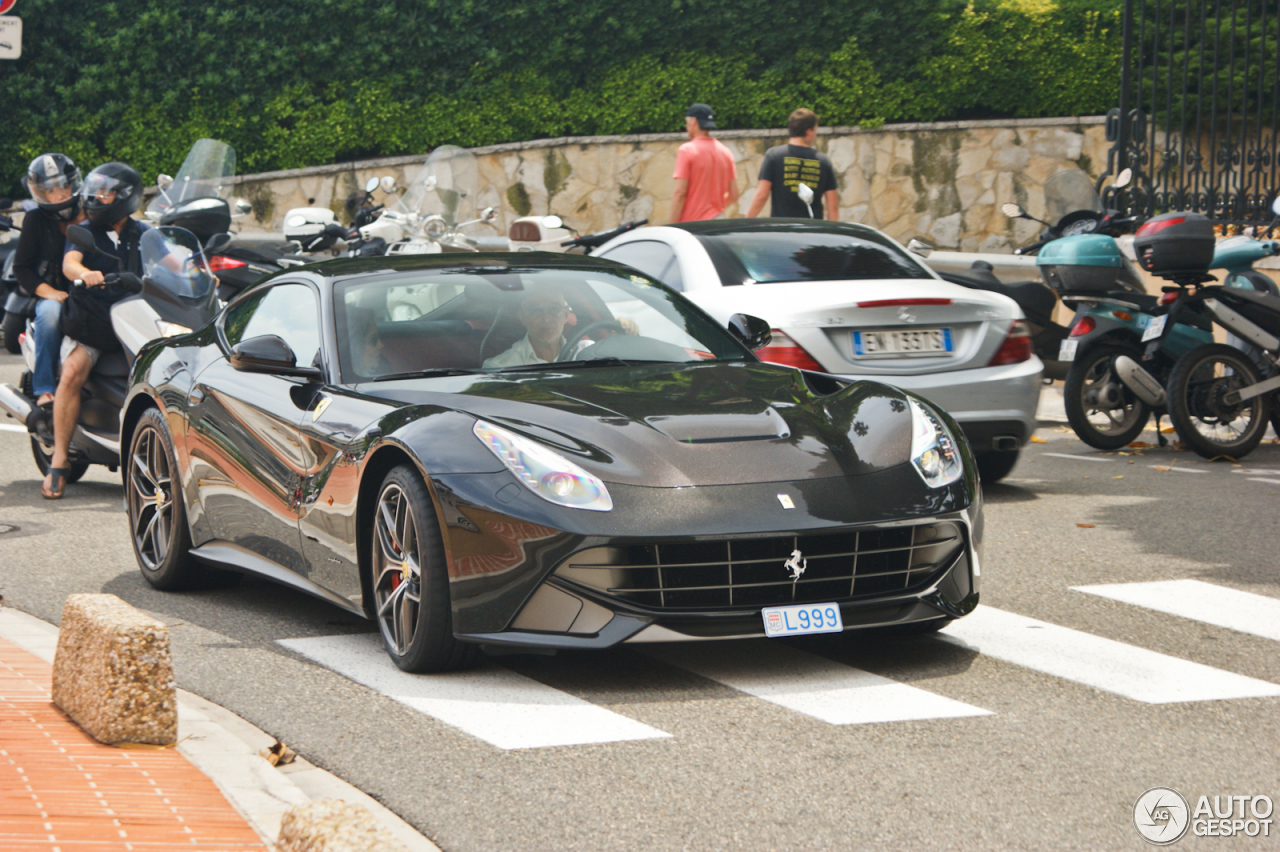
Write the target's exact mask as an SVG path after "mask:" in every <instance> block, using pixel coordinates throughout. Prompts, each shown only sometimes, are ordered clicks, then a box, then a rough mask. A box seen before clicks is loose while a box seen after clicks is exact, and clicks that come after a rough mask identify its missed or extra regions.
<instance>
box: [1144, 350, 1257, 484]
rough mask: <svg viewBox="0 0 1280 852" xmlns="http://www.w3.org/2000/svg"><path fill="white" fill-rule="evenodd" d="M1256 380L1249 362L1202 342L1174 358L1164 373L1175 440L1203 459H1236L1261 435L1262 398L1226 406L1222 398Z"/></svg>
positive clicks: (1254, 443)
mask: <svg viewBox="0 0 1280 852" xmlns="http://www.w3.org/2000/svg"><path fill="white" fill-rule="evenodd" d="M1258 381H1259V374H1258V369H1257V367H1256V366H1254V363H1253V361H1252V359H1250V358H1249V357H1248V356H1247V355H1246V354H1245V353H1243V352H1241V351H1240V350H1239V349H1236V348H1235V347H1233V346H1227V345H1225V344H1222V343H1207V344H1205V345H1204V346H1197V347H1196V348H1195V349H1192V350H1191V351H1190V352H1188V353H1187V354H1186V355H1183V356H1182V358H1180V359H1179V360H1178V363H1177V364H1176V365H1174V368H1173V372H1172V373H1171V374H1170V375H1169V419H1170V420H1172V421H1173V428H1175V429H1177V430H1178V437H1179V438H1181V439H1182V440H1183V441H1185V442H1186V443H1187V446H1189V447H1191V449H1193V450H1195V451H1196V453H1198V454H1199V455H1200V456H1202V457H1204V458H1206V459H1213V458H1218V457H1220V456H1227V457H1229V458H1233V459H1240V458H1243V457H1244V456H1246V455H1248V454H1249V453H1251V452H1252V451H1253V448H1254V447H1256V446H1258V442H1259V441H1261V440H1262V436H1263V435H1264V434H1266V431H1267V423H1268V421H1269V420H1270V417H1271V400H1270V398H1269V396H1268V395H1267V394H1263V395H1262V396H1255V397H1254V398H1253V399H1247V400H1244V401H1242V402H1237V403H1234V404H1232V403H1229V402H1227V396H1228V394H1230V393H1231V391H1234V390H1241V389H1243V388H1247V387H1249V386H1250V385H1253V384H1256V383H1257V382H1258Z"/></svg>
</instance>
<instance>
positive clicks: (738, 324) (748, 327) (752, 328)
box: [729, 314, 773, 352]
mask: <svg viewBox="0 0 1280 852" xmlns="http://www.w3.org/2000/svg"><path fill="white" fill-rule="evenodd" d="M729 333H730V334H732V335H733V336H734V337H736V338H738V340H739V341H740V342H741V343H742V345H743V346H745V347H747V348H748V349H750V350H751V351H752V352H755V351H756V350H757V349H762V348H764V347H765V346H768V345H769V342H770V341H771V340H773V329H772V328H771V327H770V326H769V323H767V322H765V321H764V320H762V319H760V317H753V316H751V315H750V314H734V315H733V316H731V317H729Z"/></svg>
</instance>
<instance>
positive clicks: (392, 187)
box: [378, 175, 396, 193]
mask: <svg viewBox="0 0 1280 852" xmlns="http://www.w3.org/2000/svg"><path fill="white" fill-rule="evenodd" d="M378 184H379V185H380V186H381V187H382V191H383V192H386V193H392V192H395V191H396V179H395V178H393V177H392V176H391V175H384V176H383V178H382V180H380V181H378Z"/></svg>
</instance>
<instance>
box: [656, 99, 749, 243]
mask: <svg viewBox="0 0 1280 852" xmlns="http://www.w3.org/2000/svg"><path fill="white" fill-rule="evenodd" d="M684 116H685V117H684V128H685V130H686V131H688V133H689V141H688V142H686V143H684V144H683V145H681V146H680V150H679V151H677V152H676V173H675V179H676V191H675V194H674V195H672V197H671V221H672V222H673V223H675V222H696V221H698V220H700V219H714V218H716V217H717V216H719V215H720V214H721V213H723V212H724V208H726V207H728V206H729V205H730V204H732V203H733V202H735V201H737V200H738V180H737V177H738V171H737V169H736V168H735V167H734V165H733V154H731V153H729V149H728V148H726V147H725V146H724V145H722V144H720V143H719V142H718V141H716V140H715V139H712V138H711V134H710V133H708V132H707V131H708V130H715V129H716V122H715V117H714V116H713V115H712V113H711V107H709V106H707V105H706V104H694V105H693V106H691V107H689V109H688V111H687V112H686V113H685V114H684Z"/></svg>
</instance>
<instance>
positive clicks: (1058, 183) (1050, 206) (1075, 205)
mask: <svg viewBox="0 0 1280 852" xmlns="http://www.w3.org/2000/svg"><path fill="white" fill-rule="evenodd" d="M1077 210H1092V211H1093V212H1095V213H1101V212H1102V201H1101V200H1099V198H1098V193H1097V192H1096V191H1095V190H1094V188H1093V180H1092V179H1090V177H1089V175H1087V174H1086V173H1085V172H1084V171H1083V170H1081V169H1067V170H1066V171H1062V172H1058V173H1057V174H1054V175H1053V176H1051V177H1050V178H1049V179H1048V180H1047V181H1045V182H1044V212H1045V218H1047V219H1048V220H1049V221H1050V222H1052V223H1054V224H1056V223H1057V222H1058V220H1059V219H1061V218H1062V217H1063V216H1066V215H1067V214H1068V213H1074V212H1076V211H1077Z"/></svg>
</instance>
